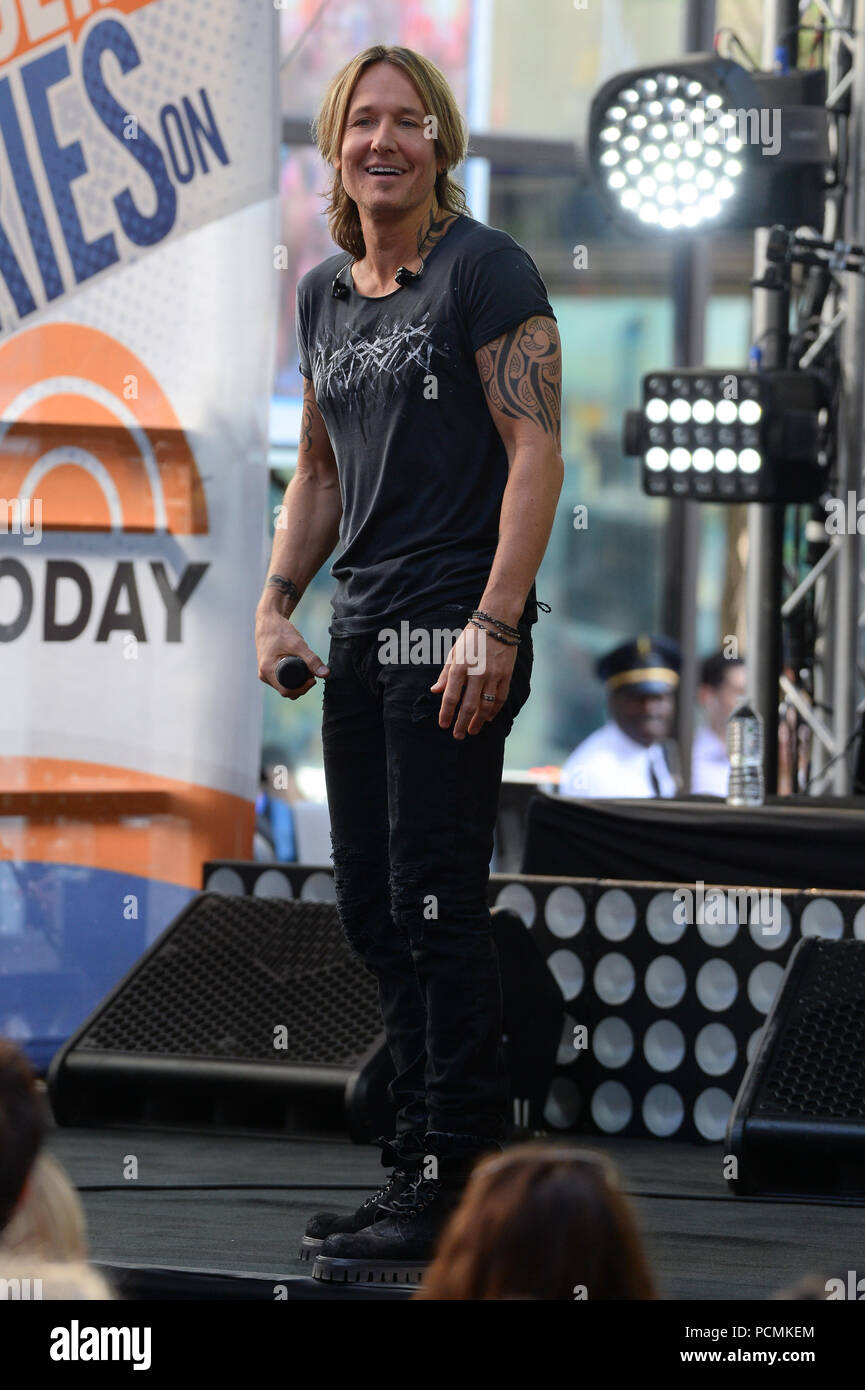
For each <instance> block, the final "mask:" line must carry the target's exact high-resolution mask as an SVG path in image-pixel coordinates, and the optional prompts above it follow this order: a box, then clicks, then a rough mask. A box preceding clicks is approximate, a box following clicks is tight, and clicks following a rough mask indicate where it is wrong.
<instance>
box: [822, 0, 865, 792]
mask: <svg viewBox="0 0 865 1390" xmlns="http://www.w3.org/2000/svg"><path fill="white" fill-rule="evenodd" d="M849 8H850V9H852V12H853V29H854V35H853V41H854V44H855V48H854V52H853V87H852V96H851V112H850V120H849V123H848V138H849V150H850V161H849V177H848V183H847V198H846V207H845V211H846V217H845V227H844V239H845V241H847V242H853V243H855V244H856V245H858V246H862V245H863V244H865V0H855V4H853V5H852V6H850V7H849ZM846 279H847V284H846V294H845V301H846V309H847V316H846V319H845V321H844V324H843V326H842V329H841V364H842V365H841V370H842V373H843V390H842V399H841V418H840V421H839V431H838V495H839V497H840V498H841V499H842V500H843V502H844V504H845V509H846V503H847V496H848V493H850V492H852V493H854V494H855V495H856V498H857V500H858V498H859V496H860V495H861V484H862V444H863V384H865V277H863V276H862V275H848V276H847V277H846ZM838 539H839V541H840V548H839V553H838V558H837V560H836V562H835V565H834V566H833V575H832V584H833V604H832V619H833V621H832V650H831V652H828V653H827V659H828V660H831V662H832V706H833V708H832V729H833V732H834V743H835V753H836V756H837V755H838V754H840V753H841V751H842V749H844V747H845V746H846V744H847V743H848V741H849V739H850V737H851V735H852V734H853V732H854V728H855V725H856V704H857V694H858V689H859V675H858V662H857V656H858V651H859V601H860V583H859V535H858V531H857V530H856V527H855V526H854V527H853V531H852V534H849V533H848V534H845V535H842V536H840V537H839V538H838ZM850 761H851V760H850V757H849V756H844V757H838V760H837V762H836V763H835V765H834V767H833V768H832V786H833V790H834V791H835V793H836V794H837V795H839V796H841V795H846V794H848V793H849V791H850V784H851V775H850Z"/></svg>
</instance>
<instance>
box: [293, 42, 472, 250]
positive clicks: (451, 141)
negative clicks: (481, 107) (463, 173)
mask: <svg viewBox="0 0 865 1390" xmlns="http://www.w3.org/2000/svg"><path fill="white" fill-rule="evenodd" d="M373 63H390V64H391V65H392V66H393V67H395V68H401V69H402V71H403V72H404V73H405V75H406V77H408V78H409V80H410V81H411V82H413V83H414V85H415V87H416V88H417V90H418V93H419V95H420V98H421V101H422V103H423V107H424V110H425V111H426V112H427V113H428V114H429V115H431V116H434V117H435V121H436V127H435V128H436V138H435V152H436V162H437V163H439V164H440V163H441V162H442V161H443V162H444V165H445V167H444V170H443V172H442V173H440V174H437V175H436V181H435V196H436V201H437V203H438V206H439V207H440V208H441V209H442V211H444V212H449V213H467V212H468V206H467V204H466V195H465V193H464V191H463V189H462V188H461V187H460V186H459V184H458V183H456V182H455V181H454V180H453V179H452V178H451V176H450V172H449V171H450V170H451V169H453V168H455V167H456V165H458V164H461V163H462V161H463V160H464V159H465V157H466V151H467V149H468V128H467V126H466V123H465V120H464V119H463V116H462V113H461V112H460V109H459V107H458V106H457V103H456V98H455V96H454V94H453V92H452V91H451V89H450V86H449V84H448V81H447V78H446V77H445V75H444V73H443V72H441V70H440V69H439V68H437V67H436V65H435V63H431V62H430V60H429V58H424V57H422V55H421V54H420V53H415V51H414V49H411V48H401V47H399V46H396V47H386V46H385V45H384V44H380V43H377V44H373V45H372V47H370V48H365V49H364V51H363V52H362V53H358V54H357V56H356V57H354V58H352V59H351V61H350V62H349V63H346V65H345V67H344V68H342V69H341V70H340V71H339V72H338V73H337V74H336V76H335V77H334V78H333V79H332V81H331V83H330V85H329V86H328V89H327V91H326V92H325V94H324V100H323V101H322V104H321V109H320V111H319V113H318V115H317V116H316V118H315V120H314V122H313V126H312V133H313V136H314V138H315V142H316V145H317V146H318V150H319V153H320V154H321V157H322V159H324V160H325V162H326V163H327V164H330V165H333V161H334V160H335V159H338V158H339V152H340V149H341V147H342V136H343V131H344V130H345V122H346V118H347V116H348V108H349V105H350V103H351V98H352V95H353V93H354V89H355V87H356V86H357V84H358V81H359V80H360V77H361V75H362V73H364V72H365V71H366V69H367V68H368V67H371V66H372V64H373ZM324 196H325V197H326V198H327V199H328V205H327V209H326V211H327V225H328V229H329V231H330V234H331V236H332V237H333V239H334V241H335V242H336V244H337V246H341V247H342V248H343V250H345V251H350V252H351V254H352V255H353V256H354V257H355V259H357V260H360V259H361V258H362V257H363V256H365V255H366V243H365V242H364V239H363V231H362V229H361V225H360V214H359V213H358V210H357V204H356V202H355V201H354V199H353V198H350V197H349V195H348V194H347V193H346V191H345V188H344V187H343V182H342V177H341V175H340V172H339V170H338V169H334V170H333V176H332V180H331V185H330V188H329V190H328V192H327V193H326V194H325V195H324Z"/></svg>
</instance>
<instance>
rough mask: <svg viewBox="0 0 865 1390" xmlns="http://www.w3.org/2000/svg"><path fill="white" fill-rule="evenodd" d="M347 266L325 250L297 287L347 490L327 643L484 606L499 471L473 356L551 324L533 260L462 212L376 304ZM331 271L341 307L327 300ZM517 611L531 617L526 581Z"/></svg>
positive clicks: (301, 342) (302, 338)
mask: <svg viewBox="0 0 865 1390" xmlns="http://www.w3.org/2000/svg"><path fill="white" fill-rule="evenodd" d="M351 263H352V257H351V256H350V255H349V254H347V253H346V252H341V253H340V254H339V255H337V256H331V257H329V258H328V259H327V260H325V261H322V262H321V264H320V265H317V266H316V267H315V268H314V269H313V270H310V271H308V272H307V274H306V275H304V276H303V278H302V279H301V281H300V283H299V285H298V287H297V337H298V346H299V349H300V370H301V372H302V373H303V375H304V376H306V377H310V378H311V379H312V381H313V384H314V386H315V397H316V402H317V404H318V408H319V410H320V411H321V415H322V418H323V420H324V423H325V425H326V427H327V432H328V435H329V437H330V441H331V444H332V446H333V451H334V454H335V456H336V462H337V468H338V471H339V485H340V492H341V494H342V503H343V512H342V521H341V524H340V540H341V542H342V545H343V550H342V553H341V554H340V555H339V556H338V557H337V559H336V561H335V562H334V564H333V566H332V568H331V574H332V575H333V577H334V579H336V580H337V589H336V592H335V594H334V596H333V600H332V604H333V612H334V617H333V621H332V623H331V628H330V630H331V633H332V634H333V635H334V636H338V637H341V636H353V635H355V634H361V633H369V632H375V631H377V629H378V628H380V627H382V626H383V625H385V624H386V623H387V625H391V623H392V621H393V620H394V619H398V618H400V617H402V616H406V617H407V616H411V615H412V614H415V615H417V616H420V615H421V614H423V613H424V612H429V611H432V610H433V609H435V608H438V607H440V606H441V605H442V604H446V603H454V602H467V603H470V604H471V605H473V606H474V605H476V604H478V603H479V602H480V599H481V595H482V593H483V591H484V588H485V587H486V583H487V580H488V578H489V573H490V569H491V567H492V562H493V557H494V555H495V551H496V546H497V544H498V528H499V514H500V511H501V503H502V495H503V493H504V490H505V484H506V482H507V477H508V465H507V455H506V452H505V447H504V445H503V443H502V440H501V438H500V436H499V433H498V431H497V429H496V427H495V425H494V424H493V420H492V417H491V415H490V412H489V408H488V406H487V403H486V397H485V395H484V390H483V386H482V383H481V379H480V376H479V374H478V369H477V363H476V361H475V356H474V354H475V352H476V350H477V349H478V348H480V347H483V345H484V344H485V343H488V342H490V341H491V340H492V339H493V338H498V337H499V336H500V335H501V334H502V333H505V332H507V331H508V330H509V329H512V328H515V327H516V326H517V325H518V324H520V323H522V322H523V321H524V320H525V319H527V318H530V317H531V316H532V315H533V314H543V315H546V316H549V317H550V318H552V317H554V315H553V311H552V308H551V307H550V303H549V301H548V299H547V293H546V289H545V287H544V283H543V280H542V279H541V277H540V274H539V272H538V269H537V266H536V265H535V263H534V261H533V260H532V258H531V256H529V255H528V253H527V252H526V251H524V250H523V249H522V247H521V246H519V245H518V244H517V242H515V241H514V239H513V238H512V237H510V236H508V234H507V232H502V231H497V230H496V229H495V228H492V227H487V226H485V225H484V224H483V223H481V222H477V221H475V219H474V218H472V217H468V216H460V217H458V218H457V219H456V221H454V222H453V223H452V224H451V226H450V227H449V228H448V230H447V232H446V233H445V235H444V236H443V237H442V239H441V241H440V242H438V243H437V244H436V245H435V246H434V247H433V248H432V250H431V251H430V252H429V254H428V256H427V258H426V262H425V265H424V270H423V274H422V275H421V277H420V279H418V280H417V281H414V282H412V283H411V284H409V285H407V286H404V287H403V288H397V289H395V290H394V291H393V293H392V294H388V295H384V296H383V297H381V298H379V299H372V298H368V297H367V296H365V295H361V294H359V293H358V292H357V290H356V289H355V288H354V284H353V281H352V278H351V272H350V270H349V266H350V265H351ZM338 273H339V278H340V282H341V284H343V285H345V286H346V287H347V288H348V291H349V292H348V296H347V297H346V298H335V297H334V296H333V294H332V292H331V290H332V286H333V281H334V277H335V276H336V275H337V274H338ZM525 616H526V618H527V619H528V620H529V621H534V620H535V618H536V617H537V610H536V607H535V591H534V585H532V589H531V592H530V594H529V597H528V600H527V603H526V612H525Z"/></svg>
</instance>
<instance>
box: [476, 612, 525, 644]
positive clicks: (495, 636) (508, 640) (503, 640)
mask: <svg viewBox="0 0 865 1390" xmlns="http://www.w3.org/2000/svg"><path fill="white" fill-rule="evenodd" d="M469 622H470V623H472V624H474V626H475V627H477V628H480V630H481V632H485V633H486V634H487V637H492V638H493V639H494V640H495V641H496V642H501V643H502V644H503V645H504V646H506V647H518V646H519V645H520V642H521V641H522V640H523V639H522V638H521V637H514V638H511V637H502V635H501V633H499V632H493V631H492V629H491V628H488V627H484V625H483V623H479V622H477V621H476V619H474V618H469Z"/></svg>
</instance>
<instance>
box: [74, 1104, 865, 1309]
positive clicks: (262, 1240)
mask: <svg viewBox="0 0 865 1390" xmlns="http://www.w3.org/2000/svg"><path fill="white" fill-rule="evenodd" d="M559 1142H560V1141H559ZM566 1142H571V1141H566ZM573 1142H575V1143H576V1142H577V1141H576V1140H574V1141H573ZM578 1142H579V1145H580V1147H588V1148H596V1149H602V1150H603V1151H604V1152H605V1153H607V1154H608V1155H609V1156H610V1157H611V1158H612V1159H613V1161H614V1162H615V1163H616V1164H617V1166H618V1168H619V1171H620V1173H621V1174H622V1177H623V1183H624V1186H625V1189H626V1190H627V1192H628V1193H629V1194H630V1195H631V1197H632V1199H633V1201H634V1204H635V1206H636V1209H637V1213H638V1217H639V1221H640V1225H641V1229H642V1231H643V1235H644V1238H645V1242H646V1246H647V1248H648V1251H649V1255H650V1258H651V1261H652V1266H653V1269H654V1271H655V1276H656V1279H657V1282H658V1285H659V1287H660V1290H661V1293H662V1295H663V1296H664V1297H666V1298H671V1299H764V1298H768V1297H770V1296H771V1294H772V1293H773V1292H776V1291H777V1290H779V1289H780V1288H783V1287H785V1286H787V1285H790V1284H791V1283H794V1282H795V1281H797V1280H798V1279H800V1278H801V1277H803V1276H804V1275H807V1274H817V1275H819V1276H820V1277H821V1279H823V1280H825V1279H826V1278H829V1277H830V1276H838V1275H840V1276H841V1277H842V1278H843V1277H845V1275H846V1271H847V1270H850V1269H853V1270H855V1269H857V1268H859V1267H860V1266H861V1263H862V1251H863V1249H865V1206H853V1205H835V1204H831V1203H828V1202H819V1201H817V1200H816V1199H812V1200H809V1201H808V1202H778V1201H768V1200H762V1199H753V1198H752V1199H742V1198H737V1197H735V1196H734V1195H733V1194H731V1193H730V1192H729V1190H728V1189H727V1186H726V1184H725V1183H724V1181H723V1177H722V1171H723V1151H722V1147H721V1146H720V1145H715V1146H712V1147H699V1146H692V1145H690V1144H683V1143H668V1142H663V1141H658V1142H657V1143H655V1142H652V1141H647V1140H615V1139H611V1140H608V1141H605V1142H603V1143H598V1142H597V1141H595V1140H593V1139H587V1140H585V1141H584V1140H582V1139H580V1140H579V1141H578ZM48 1149H49V1151H50V1152H51V1153H53V1154H54V1156H55V1157H56V1158H58V1159H59V1160H60V1162H61V1163H62V1164H63V1166H64V1168H65V1169H66V1171H67V1173H68V1174H69V1176H70V1178H71V1179H72V1181H73V1182H74V1183H75V1185H76V1186H77V1187H78V1189H79V1191H80V1193H81V1198H82V1201H83V1203H84V1208H85V1211H86V1214H87V1222H88V1230H89V1237H90V1248H91V1258H92V1259H93V1260H94V1261H95V1262H97V1263H100V1264H106V1265H110V1266H127V1267H134V1268H135V1269H137V1270H139V1271H151V1270H152V1271H155V1270H166V1269H171V1270H187V1271H197V1272H199V1273H203V1272H204V1271H210V1272H211V1273H212V1274H213V1275H215V1276H219V1275H229V1274H230V1275H246V1276H254V1277H255V1278H254V1279H253V1278H251V1279H250V1283H249V1291H250V1293H249V1296H256V1297H269V1298H273V1297H274V1296H275V1295H274V1292H273V1290H272V1288H271V1287H270V1286H271V1285H274V1284H284V1285H286V1287H287V1290H288V1292H287V1295H286V1294H285V1293H283V1295H282V1296H288V1297H319V1296H325V1297H326V1296H330V1297H339V1291H338V1290H335V1289H334V1288H333V1286H329V1285H321V1284H319V1283H318V1282H317V1281H315V1282H314V1281H312V1280H311V1279H309V1266H308V1265H307V1264H304V1263H302V1262H301V1261H300V1260H299V1259H298V1258H297V1250H296V1247H297V1244H298V1240H299V1237H300V1236H301V1234H302V1233H303V1229H304V1226H305V1224H306V1221H307V1219H308V1217H309V1216H310V1215H311V1214H312V1213H313V1212H315V1211H318V1210H325V1209H329V1208H331V1209H334V1210H353V1209H354V1207H356V1206H357V1205H358V1204H359V1202H360V1201H361V1200H362V1198H363V1196H364V1195H365V1194H366V1193H368V1192H369V1191H370V1190H371V1189H372V1188H374V1187H375V1186H376V1185H377V1184H378V1183H379V1182H380V1181H381V1175H382V1172H383V1169H382V1167H381V1165H380V1163H379V1155H378V1150H377V1149H375V1148H372V1147H359V1146H355V1145H353V1144H351V1143H349V1142H348V1140H342V1139H340V1138H338V1137H333V1136H322V1135H292V1136H291V1137H285V1138H271V1137H262V1136H258V1135H236V1134H224V1133H217V1132H214V1131H207V1132H201V1131H199V1132H196V1133H188V1132H184V1131H179V1130H170V1131H169V1130H160V1131H153V1130H133V1129H99V1130H96V1129H59V1128H55V1129H52V1130H51V1132H50V1134H49V1136H48ZM133 1159H134V1160H135V1161H136V1162H137V1173H138V1176H137V1178H125V1177H124V1173H125V1172H127V1173H128V1172H130V1171H133V1167H134V1165H133V1163H132V1160H133ZM213 1282H214V1283H215V1284H216V1285H218V1284H219V1282H220V1281H219V1279H218V1278H216V1279H215V1280H214V1281H213ZM137 1283H138V1296H142V1295H141V1287H142V1285H141V1281H140V1280H138V1281H137ZM310 1286H312V1287H310ZM199 1288H200V1290H201V1289H202V1288H204V1285H202V1284H201V1283H200V1284H199ZM228 1288H230V1286H227V1290H228ZM130 1292H131V1290H130ZM382 1292H383V1293H384V1292H385V1291H382ZM387 1295H388V1296H394V1295H396V1296H404V1295H400V1294H397V1291H396V1290H393V1291H391V1290H388V1291H387ZM186 1296H187V1297H189V1296H193V1297H195V1296H197V1297H201V1296H203V1295H202V1292H201V1291H199V1293H198V1294H189V1293H187V1295H186ZM221 1296H223V1297H225V1296H228V1297H232V1296H235V1297H236V1296H237V1294H236V1293H235V1294H232V1293H231V1292H230V1291H226V1292H223V1294H222V1295H221Z"/></svg>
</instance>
